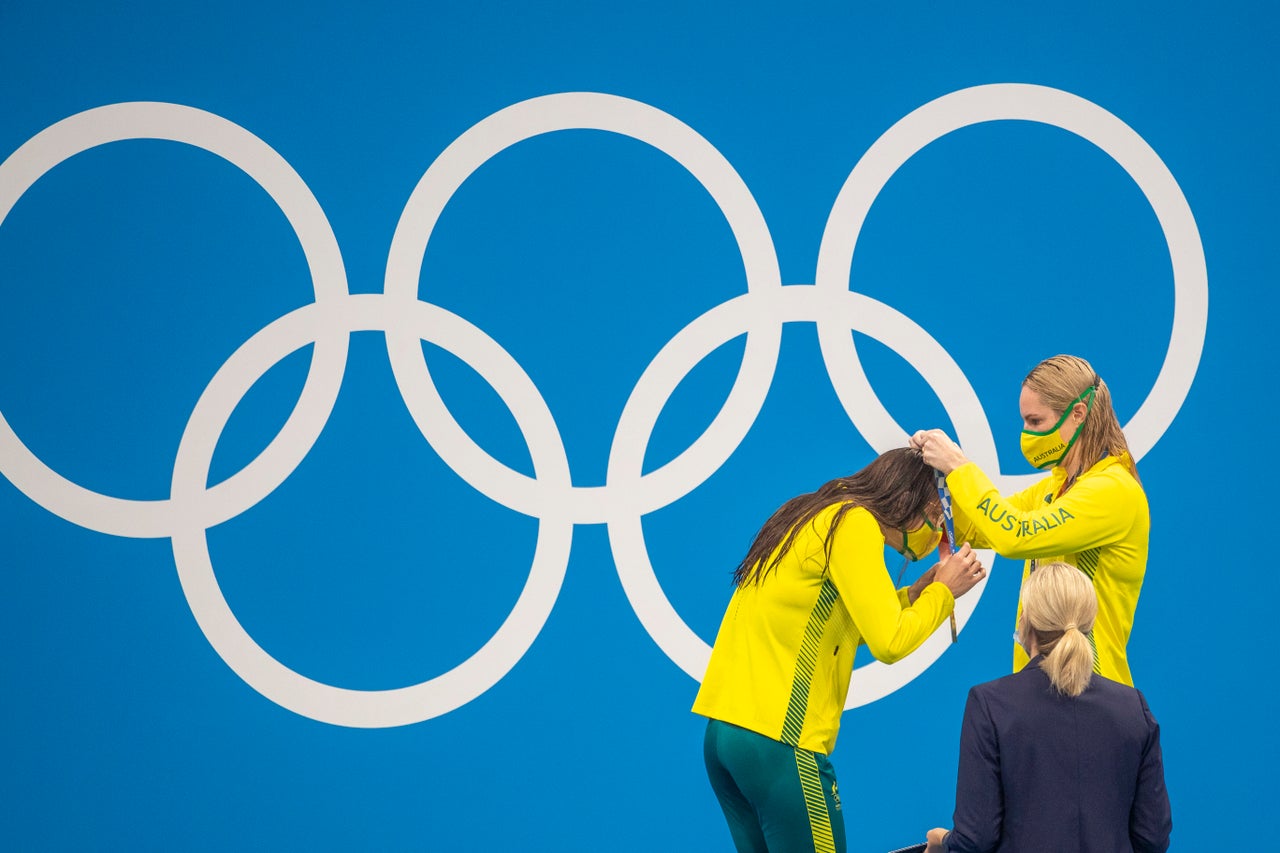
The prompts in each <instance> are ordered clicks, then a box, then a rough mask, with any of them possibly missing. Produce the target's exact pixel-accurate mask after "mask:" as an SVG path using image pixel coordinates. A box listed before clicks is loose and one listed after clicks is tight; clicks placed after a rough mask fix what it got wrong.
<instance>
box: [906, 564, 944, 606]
mask: <svg viewBox="0 0 1280 853" xmlns="http://www.w3.org/2000/svg"><path fill="white" fill-rule="evenodd" d="M937 573H938V567H937V566H936V565H935V566H934V567H933V568H931V569H929V571H927V572H925V573H924V574H922V575H921V576H920V577H919V578H918V579H917V580H916V582H915V583H913V584H912V585H911V588H910V589H908V590H907V603H908V604H915V603H916V599H917V598H919V597H920V593H922V592H924V588H925V587H926V586H928V585H929V584H931V583H933V581H934V575H936V574H937Z"/></svg>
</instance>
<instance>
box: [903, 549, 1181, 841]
mask: <svg viewBox="0 0 1280 853" xmlns="http://www.w3.org/2000/svg"><path fill="white" fill-rule="evenodd" d="M1097 613H1098V600H1097V597H1096V596H1095V594H1094V591H1093V587H1092V586H1091V585H1090V583H1089V581H1088V579H1087V578H1086V577H1085V576H1084V575H1083V574H1081V573H1080V572H1079V571H1078V570H1077V569H1076V568H1075V567H1074V566H1069V565H1067V564H1066V563H1049V564H1048V565H1044V566H1041V567H1040V568H1039V569H1038V570H1037V571H1036V572H1035V573H1034V574H1032V575H1031V576H1030V577H1028V578H1027V580H1026V581H1025V582H1024V583H1023V585H1022V613H1021V615H1020V617H1019V619H1018V633H1017V635H1016V636H1017V638H1018V640H1019V642H1020V643H1021V644H1023V645H1024V646H1025V647H1026V652H1027V654H1028V655H1030V656H1031V660H1030V662H1029V663H1028V664H1027V666H1026V667H1024V668H1023V669H1022V670H1021V671H1019V672H1016V673H1014V674H1013V675H1006V676H1005V677H1003V678H999V679H996V680H995V681H989V682H987V683H986V684H979V685H978V686H977V687H974V688H973V689H972V690H970V691H969V699H968V702H967V703H966V704H965V709H964V721H963V722H962V723H961V727H960V763H959V771H958V773H957V780H956V808H955V814H954V815H953V818H952V819H953V823H954V828H953V829H951V830H950V831H948V830H946V829H942V828H938V829H932V830H930V831H929V833H928V847H927V850H928V853H1015V851H1031V853H1118V851H1134V853H1164V851H1165V850H1167V849H1168V848H1169V834H1170V832H1171V831H1172V829H1173V821H1172V817H1171V814H1170V809H1169V795H1168V792H1167V791H1166V790H1165V782H1164V761H1163V757H1162V755H1161V751H1160V726H1159V725H1157V723H1156V721H1155V718H1154V717H1152V715H1151V711H1150V709H1148V708H1147V701H1146V699H1145V698H1144V697H1143V695H1142V693H1141V692H1139V691H1138V690H1135V689H1134V688H1133V687H1130V686H1128V685H1125V684H1120V683H1118V682H1116V681H1112V680H1111V679H1109V678H1105V677H1103V676H1098V675H1094V673H1093V650H1092V648H1091V647H1090V644H1089V640H1088V639H1087V637H1086V634H1087V633H1088V631H1089V629H1090V627H1092V625H1093V623H1094V618H1095V616H1096V615H1097Z"/></svg>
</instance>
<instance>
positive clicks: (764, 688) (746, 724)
mask: <svg viewBox="0 0 1280 853" xmlns="http://www.w3.org/2000/svg"><path fill="white" fill-rule="evenodd" d="M838 506H839V505H838V504H837V505H832V506H830V507H827V508H826V509H823V510H822V511H821V512H819V513H818V515H817V516H815V517H814V519H813V521H811V522H810V523H809V524H807V525H805V527H804V529H803V530H801V531H800V532H799V533H798V534H797V535H796V538H795V541H794V542H793V543H792V546H791V550H790V551H788V552H787V554H786V555H785V556H784V557H783V558H782V562H781V563H779V564H778V567H777V568H776V569H775V570H774V571H773V572H772V573H771V574H770V575H769V576H768V577H767V578H766V579H765V580H764V581H763V582H761V583H759V584H748V585H746V586H745V587H740V588H738V589H736V590H735V591H734V593H733V597H732V598H731V599H730V600H729V608H728V610H727V611H726V612H725V614H724V619H723V620H722V621H721V623H720V631H719V633H718V634H717V635H716V642H715V646H714V647H713V648H712V650H711V662H710V663H709V664H708V665H707V672H706V675H705V676H704V677H703V679H702V688H701V689H700V690H699V691H698V697H697V699H696V700H695V701H694V703H693V711H694V713H696V714H701V715H702V716H704V717H711V718H713V719H716V720H722V721H724V722H726V723H732V724H734V725H737V726H741V727H742V728H745V729H749V730H751V731H753V732H757V733H758V734H762V735H764V736H766V737H770V738H773V739H774V740H777V741H781V742H782V743H786V744H790V745H791V746H796V747H799V748H801V749H807V750H810V751H812V752H818V753H822V754H823V755H829V754H830V753H831V750H832V749H833V748H834V747H835V743H836V735H837V733H838V732H839V730H840V714H841V712H842V711H843V710H844V703H845V697H846V695H847V694H848V692H849V676H850V675H851V673H852V672H853V659H854V653H855V652H856V651H857V648H858V645H859V644H860V643H861V642H865V643H866V645H867V648H869V649H870V650H871V654H873V655H875V657H876V658H877V659H878V660H881V661H884V662H885V663H893V662H894V661H896V660H899V659H901V658H903V657H905V656H906V655H908V654H910V653H911V652H912V651H914V650H915V649H916V648H917V647H918V646H919V645H920V644H921V643H923V642H924V641H925V640H926V639H927V638H928V637H929V635H930V634H932V633H933V632H934V630H935V629H936V628H937V627H938V626H939V625H941V624H942V621H943V620H944V619H946V618H947V616H949V615H950V614H951V611H952V609H953V608H954V606H955V599H954V598H952V596H951V590H949V589H947V587H946V586H945V585H943V584H941V583H932V584H929V586H927V587H926V588H925V589H924V591H923V592H921V594H920V596H919V598H917V599H916V601H915V603H914V604H912V605H910V606H908V605H907V592H906V590H905V589H904V590H900V591H895V590H894V588H893V581H892V579H891V578H890V577H889V572H888V570H887V569H886V568H885V564H884V546H885V541H884V535H883V534H882V533H881V532H880V526H879V525H878V524H877V523H876V520H875V518H874V517H872V515H871V513H869V512H868V511H867V510H865V509H863V508H861V507H856V508H854V509H851V510H850V511H849V512H848V513H846V514H845V517H844V519H843V520H842V521H841V522H840V527H839V528H838V530H837V533H836V537H835V541H834V542H833V546H832V551H831V564H830V565H829V566H827V567H826V570H824V568H823V563H824V555H823V540H824V539H825V538H826V535H827V531H828V530H829V529H830V527H831V518H832V516H833V515H834V513H835V511H836V509H837V508H838Z"/></svg>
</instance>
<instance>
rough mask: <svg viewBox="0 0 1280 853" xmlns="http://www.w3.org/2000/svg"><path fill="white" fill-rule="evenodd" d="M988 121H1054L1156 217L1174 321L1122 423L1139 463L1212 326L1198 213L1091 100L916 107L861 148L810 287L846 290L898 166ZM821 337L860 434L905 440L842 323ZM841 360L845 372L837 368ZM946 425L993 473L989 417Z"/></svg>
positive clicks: (1009, 487)
mask: <svg viewBox="0 0 1280 853" xmlns="http://www.w3.org/2000/svg"><path fill="white" fill-rule="evenodd" d="M991 121H1030V122H1036V123H1039V124H1045V125H1050V126H1052V127H1057V128H1060V129H1062V130H1065V131H1068V132H1069V133H1073V134H1075V135H1077V136H1079V137H1081V138H1082V139H1084V140H1086V141H1088V142H1090V143H1092V144H1093V145H1094V146H1096V147H1097V148H1099V149H1100V150H1102V151H1103V152H1104V153H1105V154H1107V155H1108V156H1109V157H1111V158H1112V159H1113V160H1114V161H1115V162H1116V164H1117V165H1119V166H1120V167H1121V168H1122V169H1124V170H1125V172H1126V173H1127V174H1128V175H1129V177H1130V178H1131V179H1133V181H1134V183H1135V184H1137V186H1138V188H1139V189H1140V190H1141V191H1142V193H1143V195H1144V196H1145V197H1146V199H1147V202H1148V204H1150V205H1151V208H1152V210H1153V211H1154V212H1155V214H1156V218H1157V220H1158V221H1159V222H1160V227H1161V230H1162V232H1163V233H1164V237H1165V241H1166V243H1167V244H1168V248H1169V256H1170V260H1171V262H1172V265H1173V284H1174V315H1173V327H1172V331H1171V333H1170V339H1169V349H1168V351H1167V352H1166V354H1165V359H1164V362H1163V364H1162V365H1161V368H1160V372H1159V374H1158V375H1157V377H1156V381H1155V383H1154V384H1153V385H1152V388H1151V391H1150V392H1149V393H1148V394H1147V397H1146V399H1145V400H1144V401H1143V403H1142V405H1141V406H1140V407H1139V408H1138V411H1137V412H1136V413H1135V414H1134V415H1133V417H1132V418H1131V419H1130V420H1129V423H1128V424H1126V425H1125V427H1124V431H1125V436H1126V438H1127V439H1128V442H1129V449H1130V451H1131V452H1132V453H1133V457H1134V460H1135V461H1137V460H1140V459H1141V458H1142V457H1143V456H1144V455H1146V453H1147V452H1148V451H1149V450H1150V449H1151V448H1152V447H1154V446H1155V443H1156V442H1157V441H1158V440H1159V439H1160V436H1162V435H1163V434H1164V432H1165V430H1167V429H1168V428H1169V425H1170V424H1171V423H1173V418H1174V417H1175V416H1176V415H1177V413H1178V412H1179V411H1180V410H1181V408H1182V402H1183V401H1184V400H1185V399H1186V396H1187V392H1188V391H1189V390H1190V388H1191V383H1192V382H1193V381H1194V379H1195V374H1196V369H1197V368H1198V367H1199V363H1200V354H1201V352H1202V350H1203V348H1204V338H1205V331H1206V328H1207V326H1208V312H1209V279H1208V270H1207V268H1206V265H1205V259H1204V246H1203V245H1202V243H1201V242H1200V232H1199V229H1198V228H1197V227H1196V223H1195V217H1194V216H1193V215H1192V213H1191V207H1190V205H1188V204H1187V199H1186V197H1185V196H1184V195H1183V193H1182V189H1181V188H1180V187H1179V186H1178V182H1177V181H1176V180H1175V179H1174V177H1173V174H1172V173H1171V172H1170V171H1169V169H1168V167H1167V166H1165V164H1164V161H1162V160H1161V159H1160V157H1159V155H1158V154H1156V152H1155V151H1154V150H1153V149H1152V148H1151V146H1150V145H1148V144H1147V142H1146V140H1144V139H1143V138H1142V137H1141V136H1140V135H1139V134H1138V133H1137V131H1135V130H1133V129H1132V128H1131V127H1129V126H1128V125H1127V124H1125V123H1124V122H1123V121H1121V120H1120V119H1119V118H1118V117H1117V116H1115V115H1113V114H1112V113H1110V112H1108V111H1107V110H1105V109H1103V108H1102V107H1100V106H1098V105H1097V104H1095V103H1093V102H1092V101H1088V100H1085V99H1084V98H1082V97H1080V96H1078V95H1073V94H1071V93H1070V92H1065V91H1063V90H1061V89H1054V88H1051V87H1048V86H1037V85H1033V84H1029V83H993V84H988V85H983V86H974V87H971V88H968V89H960V90H958V91H955V92H951V93H950V94H947V95H943V96H942V97H940V98H936V99H935V100H932V101H930V102H928V103H927V104H924V105H923V106H921V107H918V108H916V109H915V110H912V111H911V112H910V113H908V114H907V115H906V116H904V117H903V118H901V119H899V120H898V121H897V122H896V123H895V124H894V125H893V126H892V127H890V128H889V129H888V130H887V131H885V132H884V133H883V134H882V135H881V136H880V138H879V139H877V140H876V141H875V142H874V143H873V144H872V145H871V147H870V148H868V149H867V151H866V153H865V154H863V156H862V157H861V158H860V159H859V160H858V163H857V165H855V166H854V168H853V171H852V172H851V173H850V174H849V177H848V178H847V179H846V180H845V183H844V185H843V186H842V187H841V189H840V192H839V194H838V195H837V196H836V201H835V204H834V205H833V206H832V208H831V214H830V216H829V217H828V218H827V225H826V227H825V229H824V230H823V235H822V242H821V244H820V245H819V248H818V268H817V275H816V284H817V286H818V287H820V288H823V289H830V290H845V289H847V288H848V285H849V275H850V272H851V269H852V266H853V253H854V248H855V246H856V244H857V241H858V236H859V235H860V233H861V231H862V225H863V223H864V222H865V221H866V217H867V214H868V213H869V212H870V210H871V206H872V204H873V203H874V202H875V200H876V198H877V197H878V196H879V194H880V192H881V191H882V190H883V189H884V187H885V185H886V184H887V183H888V181H889V179H890V178H891V177H893V175H894V174H895V173H896V172H897V170H898V169H899V168H901V167H902V166H903V164H905V163H906V162H907V161H908V160H909V159H911V158H912V157H914V156H915V155H916V154H917V153H919V152H920V151H921V150H922V149H923V148H924V147H925V146H927V145H929V144H931V143H933V142H935V141H937V140H938V139H941V138H942V137H943V136H946V135H947V134H949V133H952V132H953V131H956V130H959V129H961V128H964V127H968V126H970V125H975V124H983V123H986V122H991ZM818 337H819V342H820V345H821V347H822V353H823V360H824V361H825V362H826V364H827V370H828V372H829V373H830V374H831V377H832V385H833V386H834V387H835V390H836V395H837V396H838V397H839V398H840V402H841V404H842V405H843V406H844V408H845V411H846V412H847V413H848V414H849V416H850V418H851V419H852V418H854V417H855V415H854V413H855V412H857V413H859V414H860V415H862V416H863V417H867V418H868V419H869V420H870V421H871V423H870V425H869V426H868V429H866V430H861V428H860V431H862V434H863V435H864V436H866V438H867V440H868V441H869V442H870V443H871V445H872V447H874V448H875V449H876V450H877V451H879V452H883V451H884V450H887V449H889V448H890V447H895V446H901V444H902V443H903V442H904V441H905V440H906V436H907V432H906V431H905V430H903V429H902V427H900V426H899V425H898V423H897V422H896V421H895V420H894V419H893V416H892V415H890V414H889V412H888V410H887V409H886V408H885V406H884V404H883V403H881V402H880V399H879V398H878V397H877V396H876V394H875V391H874V390H873V389H872V388H871V383H870V381H869V380H868V379H867V376H866V373H865V371H863V369H862V364H861V361H860V360H859V358H858V354H857V350H856V348H855V345H854V343H853V337H852V336H851V335H850V334H849V333H848V330H846V329H843V328H841V327H840V326H839V325H833V324H830V323H825V322H823V321H822V320H821V319H820V320H819V322H818ZM845 365H847V366H848V371H847V372H846V371H845V370H842V369H841V367H842V366H845ZM948 414H949V415H950V414H951V413H950V412H948ZM952 424H953V425H954V427H955V429H956V433H957V437H958V440H959V442H960V444H961V445H963V446H964V448H965V451H966V453H968V455H969V457H970V458H971V459H973V460H974V461H975V462H977V463H978V464H979V466H981V467H982V469H983V470H984V471H994V472H999V471H1000V460H999V458H998V456H997V454H996V446H995V439H994V436H993V435H992V433H991V428H990V425H989V424H988V423H987V422H986V418H985V416H984V417H983V418H982V422H981V423H978V422H976V421H971V420H969V419H967V418H962V419H959V420H957V419H956V418H955V417H954V416H953V417H952ZM983 428H985V430H986V432H985V434H984V433H983V431H982V430H983ZM1041 476H1042V475H1041V474H1022V475H1007V474H997V475H996V476H993V480H995V481H996V482H997V483H998V484H999V485H1000V486H1001V488H1002V489H1003V490H1006V491H1013V490H1016V489H1019V488H1025V487H1026V486H1029V485H1031V484H1032V483H1034V482H1035V481H1036V480H1037V479H1039V478H1040V477H1041Z"/></svg>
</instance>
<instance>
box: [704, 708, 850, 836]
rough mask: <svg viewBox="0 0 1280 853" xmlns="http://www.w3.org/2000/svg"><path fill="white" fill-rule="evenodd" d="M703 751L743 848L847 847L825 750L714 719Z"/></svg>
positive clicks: (718, 795)
mask: <svg viewBox="0 0 1280 853" xmlns="http://www.w3.org/2000/svg"><path fill="white" fill-rule="evenodd" d="M702 752H703V758H704V759H705V761H706V763H707V777H708V778H709V779H710V780H711V789H712V790H713V791H715V794H716V799H717V800H719V801H720V808H721V809H722V810H723V811H724V816H725V820H727V821H728V822H729V832H730V834H731V835H732V836H733V843H734V846H735V847H736V848H737V849H738V851H739V853H845V837H844V815H843V813H842V812H841V810H840V796H839V793H838V791H837V789H836V774H835V770H834V769H833V768H832V766H831V762H830V761H829V760H827V757H826V756H825V755H822V754H820V753H816V752H810V751H809V750H807V749H798V748H796V747H793V746H788V745H787V744H785V743H781V742H780V741H776V740H774V739H773V738H768V737H765V736H764V735H761V734H757V733H755V732H752V731H748V730H747V729H744V728H741V727H739V726H735V725H732V724H730V723H724V722H721V721H720V720H710V721H708V723H707V733H706V736H705V737H704V738H703V744H702Z"/></svg>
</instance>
